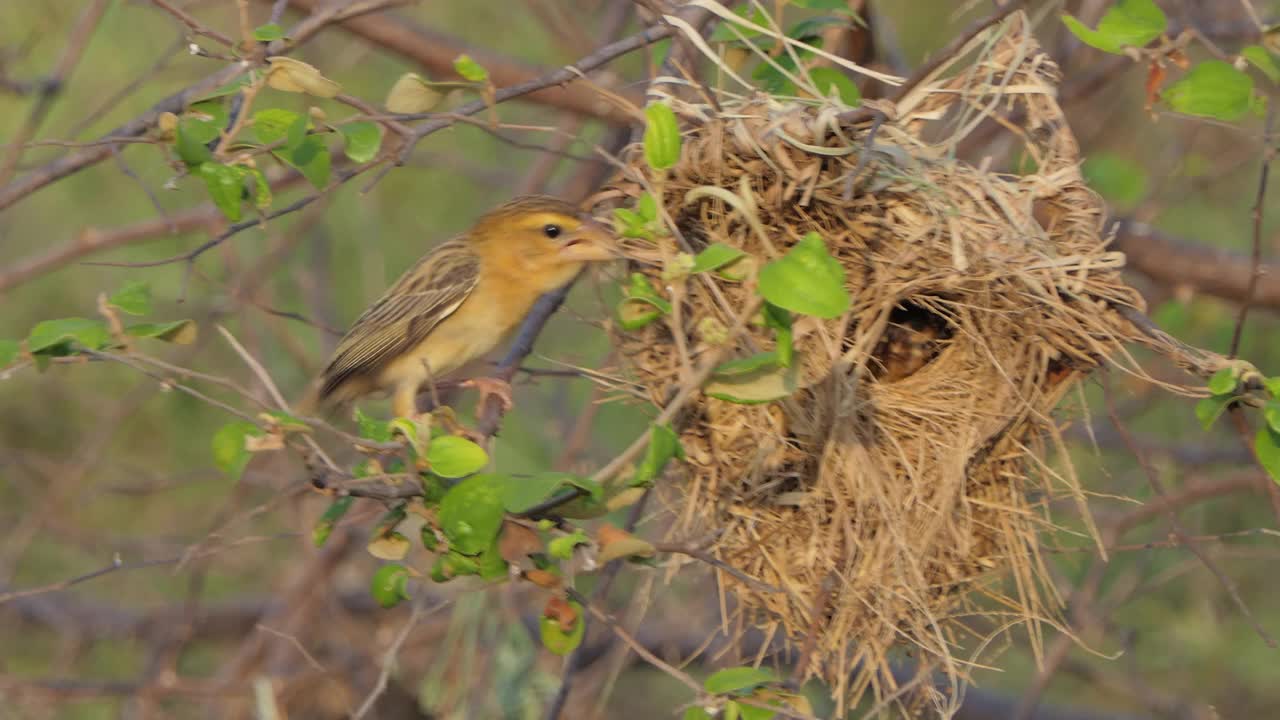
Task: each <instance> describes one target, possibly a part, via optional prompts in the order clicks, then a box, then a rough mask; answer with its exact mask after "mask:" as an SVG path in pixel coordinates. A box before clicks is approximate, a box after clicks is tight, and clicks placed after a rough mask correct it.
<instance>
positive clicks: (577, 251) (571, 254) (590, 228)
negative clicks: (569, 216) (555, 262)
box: [560, 219, 618, 262]
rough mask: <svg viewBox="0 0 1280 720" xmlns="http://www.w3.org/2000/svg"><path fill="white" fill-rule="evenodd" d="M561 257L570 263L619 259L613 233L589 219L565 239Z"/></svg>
mask: <svg viewBox="0 0 1280 720" xmlns="http://www.w3.org/2000/svg"><path fill="white" fill-rule="evenodd" d="M560 257H561V259H563V260H567V261H570V262H603V261H605V260H613V259H614V258H616V257H618V251H617V247H616V243H615V242H614V239H613V233H611V232H609V230H608V228H606V227H605V226H604V225H601V224H600V223H598V222H596V221H595V220H590V219H588V220H585V221H584V222H583V223H582V224H581V225H579V226H578V229H577V230H574V231H573V232H572V233H570V234H569V236H568V237H567V238H565V240H564V244H563V245H561V246H560Z"/></svg>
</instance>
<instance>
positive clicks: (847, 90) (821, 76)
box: [809, 67, 862, 107]
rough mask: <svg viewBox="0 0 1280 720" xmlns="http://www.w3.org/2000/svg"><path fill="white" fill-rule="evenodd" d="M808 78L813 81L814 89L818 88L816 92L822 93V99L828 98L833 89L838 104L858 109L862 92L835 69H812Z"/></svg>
mask: <svg viewBox="0 0 1280 720" xmlns="http://www.w3.org/2000/svg"><path fill="white" fill-rule="evenodd" d="M809 78H810V79H812V80H813V85H814V87H816V88H818V92H820V93H822V97H824V98H825V97H830V96H831V90H832V88H834V89H835V91H836V95H837V97H839V98H840V102H842V103H844V104H845V105H846V106H847V107H858V105H861V104H862V92H861V91H859V90H858V86H857V85H855V84H854V82H853V81H852V80H850V79H849V77H848V76H847V75H845V74H844V73H842V72H840V71H839V70H836V69H835V68H829V67H819V68H813V69H811V70H809Z"/></svg>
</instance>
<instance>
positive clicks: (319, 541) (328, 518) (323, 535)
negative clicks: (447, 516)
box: [311, 495, 425, 547]
mask: <svg viewBox="0 0 1280 720" xmlns="http://www.w3.org/2000/svg"><path fill="white" fill-rule="evenodd" d="M355 501H356V499H355V498H354V497H351V496H350V495H348V496H346V497H340V498H337V499H336V500H334V501H333V502H332V503H330V504H329V509H327V510H325V511H324V514H323V515H321V516H320V519H319V520H317V521H316V524H315V527H313V528H311V542H312V544H314V545H315V546H316V547H320V546H322V545H324V544H325V541H327V540H328V539H329V535H330V534H332V533H333V528H334V527H336V526H337V525H338V522H339V521H340V520H342V516H343V515H346V514H347V511H348V510H350V509H351V506H352V505H354V504H355ZM424 527H425V526H424Z"/></svg>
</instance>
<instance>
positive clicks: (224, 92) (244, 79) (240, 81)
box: [196, 73, 253, 103]
mask: <svg viewBox="0 0 1280 720" xmlns="http://www.w3.org/2000/svg"><path fill="white" fill-rule="evenodd" d="M252 75H253V73H249V74H248V75H241V76H240V77H238V78H236V79H235V80H232V81H231V82H229V83H227V84H225V85H222V86H220V87H218V88H217V89H216V90H214V91H212V92H210V93H209V94H208V95H205V96H203V97H201V98H200V99H199V100H198V101H196V102H197V103H201V102H208V101H209V100H216V99H218V98H221V97H226V96H228V95H235V94H236V93H238V92H240V91H241V90H243V89H244V88H245V86H247V85H248V84H249V83H251V82H253V78H252V77H251V76H252Z"/></svg>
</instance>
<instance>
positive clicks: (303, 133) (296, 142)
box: [284, 115, 311, 160]
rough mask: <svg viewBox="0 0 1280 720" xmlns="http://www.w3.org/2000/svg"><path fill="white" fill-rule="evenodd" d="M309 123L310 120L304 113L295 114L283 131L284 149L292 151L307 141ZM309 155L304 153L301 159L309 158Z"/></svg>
mask: <svg viewBox="0 0 1280 720" xmlns="http://www.w3.org/2000/svg"><path fill="white" fill-rule="evenodd" d="M310 125H311V121H310V120H308V119H307V116H306V115H297V117H295V118H294V119H293V122H292V123H290V124H289V127H288V128H287V129H285V131H284V136H285V140H284V149H285V150H289V151H293V150H297V149H298V148H299V147H301V146H302V144H303V143H304V142H306V141H307V138H308V137H309V136H308V135H307V128H308V127H309V126H310ZM309 159H310V156H309V155H306V154H305V153H304V155H303V160H309Z"/></svg>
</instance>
